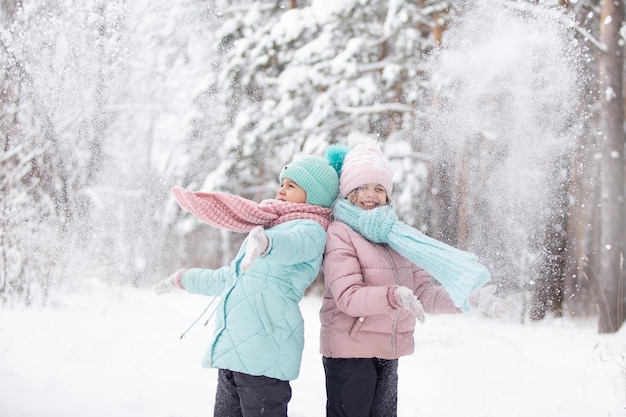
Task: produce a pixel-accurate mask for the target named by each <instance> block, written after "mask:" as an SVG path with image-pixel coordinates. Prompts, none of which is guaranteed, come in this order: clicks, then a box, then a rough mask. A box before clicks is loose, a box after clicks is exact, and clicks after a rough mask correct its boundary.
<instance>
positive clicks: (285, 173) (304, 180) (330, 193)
mask: <svg viewBox="0 0 626 417" xmlns="http://www.w3.org/2000/svg"><path fill="white" fill-rule="evenodd" d="M338 172H339V171H338V170H337V169H336V168H335V167H334V166H333V165H331V164H330V162H329V161H328V159H324V158H320V157H318V156H305V157H303V158H300V159H298V160H296V161H294V162H292V163H290V164H289V165H287V166H285V167H284V168H283V169H282V171H281V172H280V182H281V183H282V182H283V179H285V178H289V179H290V180H292V181H293V182H295V183H296V184H298V186H300V187H301V188H302V189H303V190H304V191H305V192H306V202H307V203H308V204H313V205H316V206H322V207H330V206H331V205H332V204H333V202H334V201H335V199H336V198H337V193H338V191H339V175H338Z"/></svg>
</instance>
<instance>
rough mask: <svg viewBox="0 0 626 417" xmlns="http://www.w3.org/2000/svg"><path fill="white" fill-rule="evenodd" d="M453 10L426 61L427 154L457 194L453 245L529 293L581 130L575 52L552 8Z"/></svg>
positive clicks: (485, 4)
mask: <svg viewBox="0 0 626 417" xmlns="http://www.w3.org/2000/svg"><path fill="white" fill-rule="evenodd" d="M522 7H525V8H522ZM459 12H460V15H459V17H457V22H456V24H455V26H453V27H451V28H450V29H449V30H448V31H446V32H445V34H444V39H443V46H442V48H440V49H439V50H438V51H436V53H435V54H433V55H432V57H431V58H432V59H431V60H430V61H429V74H430V77H431V82H432V84H433V85H434V92H433V95H432V96H430V97H428V98H427V100H428V105H427V106H426V107H425V108H426V110H424V112H425V113H424V114H423V115H422V117H423V121H424V126H425V129H424V131H425V136H424V138H423V141H424V146H425V148H426V151H427V152H428V153H429V154H431V155H433V156H434V158H435V159H436V160H437V161H438V163H439V166H440V167H441V166H445V169H443V170H441V171H446V175H448V177H449V178H451V180H450V181H449V182H448V184H450V185H451V186H452V187H454V188H455V189H454V190H452V191H450V192H451V194H452V203H453V207H454V208H455V209H456V218H455V222H454V227H451V229H455V233H456V234H457V235H456V237H455V238H456V241H457V242H458V243H459V244H460V245H462V246H463V247H465V248H468V249H469V250H471V251H473V252H475V253H477V254H479V255H480V257H481V259H483V260H484V261H485V262H486V264H487V265H489V267H490V269H491V272H492V276H493V280H494V281H495V282H499V283H500V284H502V285H503V286H504V287H505V288H508V289H509V290H511V291H512V290H515V289H517V288H519V287H526V288H528V286H529V285H532V284H533V283H534V282H535V281H536V280H537V279H540V278H539V277H538V275H539V274H538V264H539V263H540V262H541V260H542V258H541V251H542V247H541V245H542V243H543V242H542V239H543V238H544V236H545V231H546V228H547V227H548V226H549V225H550V222H551V221H552V220H551V219H552V218H553V217H554V215H555V211H558V210H559V193H561V192H562V189H563V187H562V186H563V184H564V183H565V181H566V179H567V178H566V177H567V176H566V174H565V173H566V172H567V163H568V161H569V160H570V157H569V156H568V155H570V154H571V152H572V150H573V149H574V147H575V145H576V140H577V139H576V138H577V134H578V132H579V129H580V126H579V122H578V120H580V117H579V116H578V115H577V111H578V110H579V109H578V107H577V106H578V102H579V100H578V94H579V91H580V89H581V86H580V83H581V81H580V73H581V70H580V68H579V66H578V65H577V54H578V55H580V53H581V52H580V47H579V46H577V45H576V41H575V40H573V39H574V37H573V36H572V33H571V32H568V25H567V23H566V21H567V19H568V18H567V17H566V16H564V15H563V14H562V13H561V12H557V11H556V10H554V9H544V8H540V7H537V6H531V5H528V4H525V5H523V4H520V3H509V4H503V3H502V2H498V1H492V0H479V1H475V2H467V4H466V5H464V6H460V9H459ZM563 200H565V198H563ZM563 200H561V201H563ZM448 208H449V207H445V208H444V209H442V212H443V211H446V210H447V209H448Z"/></svg>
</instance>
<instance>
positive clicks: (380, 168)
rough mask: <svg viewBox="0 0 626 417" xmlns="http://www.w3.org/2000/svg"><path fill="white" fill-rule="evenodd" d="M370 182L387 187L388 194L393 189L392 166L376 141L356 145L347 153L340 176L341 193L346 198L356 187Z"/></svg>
mask: <svg viewBox="0 0 626 417" xmlns="http://www.w3.org/2000/svg"><path fill="white" fill-rule="evenodd" d="M370 183H374V184H380V185H382V186H383V187H385V190H386V191H387V195H388V196H389V195H391V193H392V191H393V172H392V171H391V166H390V165H389V161H388V160H387V158H386V157H385V155H384V154H383V152H382V150H381V149H380V146H379V145H378V144H377V143H375V142H370V143H361V144H359V145H356V146H355V147H354V148H353V149H352V150H351V151H349V152H348V153H347V154H346V156H345V159H344V161H343V166H342V168H341V176H340V178H339V194H340V195H341V197H343V198H345V197H347V196H348V194H350V192H352V190H354V189H355V188H358V187H360V186H361V185H364V184H370Z"/></svg>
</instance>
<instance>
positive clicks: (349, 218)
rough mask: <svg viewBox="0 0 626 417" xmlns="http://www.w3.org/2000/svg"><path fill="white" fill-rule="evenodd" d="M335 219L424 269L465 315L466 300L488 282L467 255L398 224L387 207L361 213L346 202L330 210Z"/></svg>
mask: <svg viewBox="0 0 626 417" xmlns="http://www.w3.org/2000/svg"><path fill="white" fill-rule="evenodd" d="M333 214H334V216H335V219H336V220H338V221H340V222H342V223H345V224H347V225H348V226H350V228H352V229H353V230H354V231H356V232H357V233H359V234H361V235H362V236H363V237H365V238H366V239H367V240H370V241H372V242H376V243H387V244H388V245H389V246H391V247H392V248H393V249H395V250H396V251H397V252H398V253H400V254H401V255H402V256H404V257H405V258H407V259H408V260H410V261H411V262H413V263H415V264H416V265H419V266H420V267H422V268H424V270H426V271H427V272H428V273H429V274H431V275H432V276H433V278H435V279H436V280H437V281H438V282H439V283H441V285H443V287H444V288H445V289H446V291H447V292H448V294H450V297H451V298H452V300H453V301H454V305H456V306H457V307H458V308H460V309H462V310H463V311H469V309H470V306H469V303H468V298H469V296H470V295H471V294H472V293H473V292H474V291H475V290H477V289H478V288H480V287H482V286H483V285H484V284H485V283H486V282H487V281H489V280H490V279H491V274H490V273H489V271H488V270H487V268H486V267H485V266H484V265H482V264H480V263H479V262H478V258H477V257H476V256H475V255H473V254H471V253H468V252H464V251H462V250H459V249H456V248H453V247H451V246H448V245H446V244H445V243H443V242H440V241H438V240H436V239H433V238H430V237H428V236H426V235H425V234H423V233H422V232H420V231H418V230H416V229H414V228H412V227H410V226H409V225H407V224H406V223H403V222H401V221H399V220H398V216H397V215H396V213H395V211H394V210H393V208H392V207H391V206H389V205H387V206H381V207H377V208H375V209H373V210H363V209H361V208H360V207H358V206H356V205H354V204H352V203H350V202H349V201H348V200H346V199H338V200H337V201H336V202H335V204H334V206H333Z"/></svg>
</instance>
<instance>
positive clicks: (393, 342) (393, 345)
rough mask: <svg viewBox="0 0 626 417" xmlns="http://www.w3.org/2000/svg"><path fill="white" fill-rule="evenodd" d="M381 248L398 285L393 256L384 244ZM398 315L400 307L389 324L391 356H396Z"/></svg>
mask: <svg viewBox="0 0 626 417" xmlns="http://www.w3.org/2000/svg"><path fill="white" fill-rule="evenodd" d="M382 248H383V250H384V251H385V253H386V254H387V258H388V259H389V263H390V264H391V271H392V272H393V280H394V282H395V284H396V285H398V286H400V279H399V278H398V272H397V271H396V265H395V264H394V263H393V258H392V257H391V253H389V249H388V248H387V247H386V246H382ZM399 317H400V309H399V308H397V309H396V313H395V315H394V317H393V323H392V324H391V355H392V357H393V358H395V357H396V327H397V326H398V318H399Z"/></svg>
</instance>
